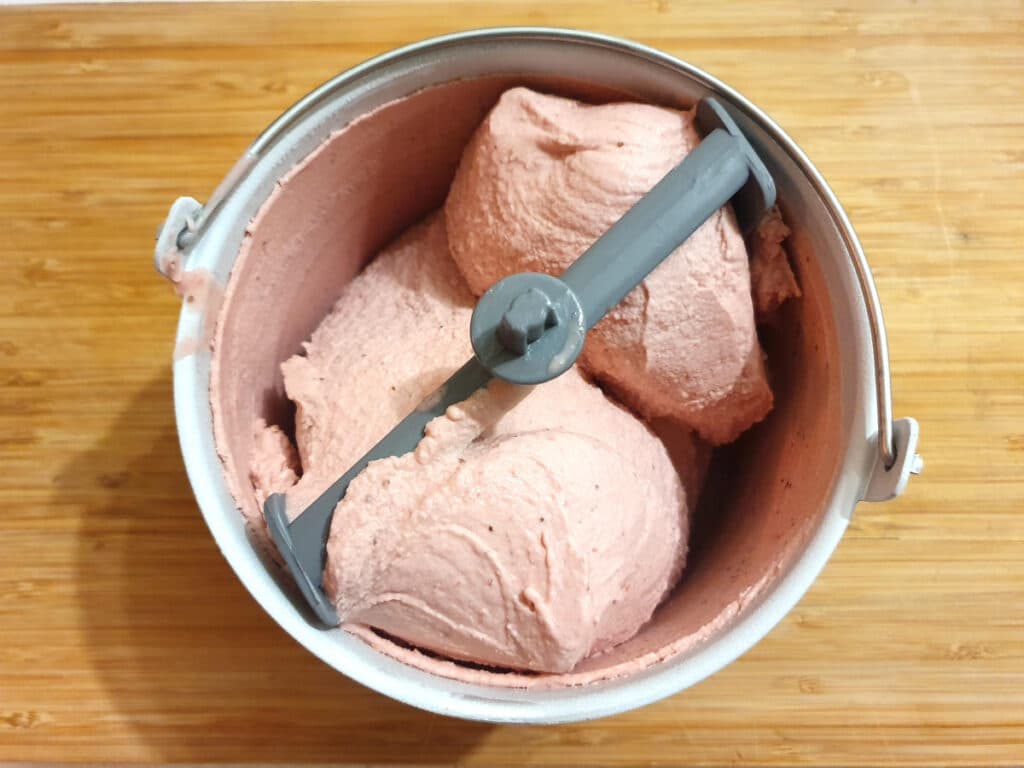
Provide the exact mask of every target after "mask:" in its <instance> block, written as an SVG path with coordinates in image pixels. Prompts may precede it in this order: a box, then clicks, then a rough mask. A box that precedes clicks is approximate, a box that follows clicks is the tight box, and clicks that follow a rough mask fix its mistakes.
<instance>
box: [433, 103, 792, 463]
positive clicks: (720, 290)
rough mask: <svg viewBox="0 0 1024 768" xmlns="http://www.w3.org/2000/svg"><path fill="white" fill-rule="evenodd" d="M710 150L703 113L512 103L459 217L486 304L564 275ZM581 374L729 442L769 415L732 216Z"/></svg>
mask: <svg viewBox="0 0 1024 768" xmlns="http://www.w3.org/2000/svg"><path fill="white" fill-rule="evenodd" d="M699 141H700V137H699V136H698V134H697V131H696V129H695V128H694V125H693V113H692V112H681V111H676V110H670V109H664V108H659V107H653V106H647V105H642V104H609V105H602V106H590V105H585V104H582V103H579V102H576V101H572V100H569V99H564V98H560V97H554V96H546V95H542V94H539V93H535V92H533V91H530V90H527V89H525V88H515V89H512V90H510V91H507V92H506V93H505V94H504V95H503V96H502V97H501V99H500V101H499V102H498V104H497V105H496V106H495V107H494V109H493V110H492V111H491V112H490V114H489V115H488V116H487V118H486V119H485V120H484V122H483V124H482V125H481V126H480V128H479V129H478V130H477V132H476V134H475V135H474V137H473V139H472V141H471V142H470V145H469V146H468V148H467V149H466V151H465V153H464V154H463V157H462V162H461V164H460V166H459V171H458V174H457V175H456V178H455V181H454V182H453V184H452V188H451V191H450V193H449V196H448V201H447V203H446V205H445V215H446V222H447V230H448V239H449V245H450V249H451V253H452V257H453V258H454V259H455V262H456V264H457V265H458V267H459V270H460V271H461V273H462V275H463V276H464V277H465V278H466V281H467V283H468V284H469V287H470V289H471V290H472V291H473V292H474V293H475V294H477V295H479V294H481V293H483V292H484V291H486V290H487V289H488V288H489V287H490V286H491V285H493V284H494V283H495V282H497V281H498V280H500V279H501V278H503V277H506V276H508V275H510V274H512V273H515V272H522V271H535V272H547V273H550V274H560V273H561V272H562V271H564V270H565V269H566V267H568V266H569V264H570V263H572V261H573V260H575V259H576V258H577V257H578V256H579V255H580V254H581V253H583V251H584V250H586V249H587V248H588V247H589V246H590V245H591V244H592V243H593V242H594V241H595V240H596V239H597V238H598V237H599V236H600V235H601V234H602V233H603V232H605V231H606V230H607V229H608V228H609V227H611V226H612V225H613V224H614V223H615V222H616V221H617V220H618V219H619V218H621V216H622V215H623V214H624V213H625V212H626V211H627V210H628V209H629V208H630V207H632V206H633V205H634V204H635V203H636V201H637V200H639V199H640V197H642V196H643V195H644V194H645V193H646V192H647V191H648V190H650V188H651V187H653V186H654V185H655V184H656V183H657V182H658V181H659V180H660V179H661V178H662V177H663V176H664V175H665V174H666V173H667V172H668V171H669V170H671V169H672V168H673V167H674V166H675V165H677V164H678V163H679V162H680V161H681V160H682V159H683V158H684V157H685V156H686V154H687V153H688V152H690V151H691V150H692V149H693V148H694V147H695V146H696V145H697V143H698V142H699ZM622 257H623V258H629V254H628V253H627V254H623V255H622ZM580 363H581V365H582V366H583V367H584V368H585V369H586V370H588V371H590V372H591V373H593V374H594V375H595V376H597V377H598V378H600V379H601V380H602V381H604V382H606V383H607V384H609V385H611V387H612V388H613V389H614V390H615V391H616V393H617V394H619V395H620V396H621V398H622V399H623V400H625V401H626V402H627V403H628V404H629V405H630V406H632V407H633V408H635V409H636V410H638V411H639V412H641V413H642V414H644V415H645V416H647V417H650V418H655V417H668V418H671V419H673V420H674V421H675V422H677V423H680V424H685V425H687V426H690V427H692V428H694V429H696V430H697V431H698V432H699V433H700V434H701V436H703V437H704V438H706V439H708V440H709V441H711V442H713V443H715V444H721V443H726V442H729V441H731V440H733V439H735V438H736V437H737V436H738V435H739V434H740V433H741V432H743V431H744V430H745V429H747V428H748V427H750V426H751V425H752V424H753V423H755V422H757V421H759V420H760V419H762V418H763V417H764V416H765V415H766V414H767V413H768V411H769V410H770V409H771V406H772V394H771V390H770V389H769V387H768V382H767V379H766V376H765V370H764V365H763V360H762V352H761V348H760V345H759V343H758V340H757V333H756V329H755V325H754V311H753V307H752V304H751V283H750V269H749V265H748V260H747V251H746V247H745V246H744V243H743V238H742V237H741V236H740V233H739V231H738V229H737V226H736V222H735V220H734V218H733V214H732V212H731V209H729V208H728V207H725V208H722V209H720V210H719V211H718V212H716V213H715V214H714V215H712V216H711V218H710V219H708V221H706V222H705V223H704V224H703V225H702V226H701V227H700V228H699V229H698V230H697V231H696V232H695V233H694V234H693V235H692V236H691V237H690V238H689V239H688V240H687V241H686V242H685V243H684V244H683V245H682V246H680V247H679V248H678V249H676V251H674V252H673V253H672V254H671V255H670V256H669V257H668V258H667V259H666V260H665V261H664V262H663V263H662V264H661V265H660V266H659V267H658V268H657V269H655V270H654V271H653V272H652V273H651V274H650V275H649V276H648V277H647V278H646V279H645V280H644V281H643V283H642V284H641V285H640V286H638V287H637V288H636V289H635V290H633V291H632V292H631V293H630V294H629V295H628V296H627V297H626V299H625V300H624V301H623V302H622V303H621V304H620V305H619V306H618V307H616V308H615V309H613V310H612V311H611V312H610V313H609V314H608V315H607V316H606V317H605V319H604V320H602V321H601V322H600V323H598V325H597V326H596V327H595V328H594V329H593V330H592V331H591V333H590V334H589V335H588V339H587V343H586V345H585V347H584V350H583V354H582V356H581V358H580Z"/></svg>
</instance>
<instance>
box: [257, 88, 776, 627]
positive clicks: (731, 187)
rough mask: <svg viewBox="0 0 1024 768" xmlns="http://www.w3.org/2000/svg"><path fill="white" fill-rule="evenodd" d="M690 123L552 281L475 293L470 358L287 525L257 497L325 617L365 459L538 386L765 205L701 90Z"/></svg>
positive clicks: (749, 162) (275, 500) (742, 144)
mask: <svg viewBox="0 0 1024 768" xmlns="http://www.w3.org/2000/svg"><path fill="white" fill-rule="evenodd" d="M697 126H698V128H699V129H700V131H701V133H702V134H704V139H703V141H701V143H700V144H699V145H698V146H697V147H696V148H695V149H694V150H693V151H692V152H691V153H690V154H689V155H687V156H686V158H685V159H684V160H683V162H681V163H680V164H679V165H677V166H676V167H675V168H673V169H672V170H671V171H669V172H668V174H666V176H665V177H664V178H663V179H662V180H661V181H659V182H658V184H657V185H655V187H654V188H653V189H652V190H651V191H650V192H648V193H647V194H646V195H644V197H642V198H641V199H640V200H639V202H637V204H636V205H634V206H633V207H632V208H630V209H629V210H628V211H627V212H626V214H625V215H624V216H623V217H622V218H621V219H619V221H618V222H616V223H615V224H614V225H613V226H612V228H611V229H609V230H608V231H607V232H605V233H604V234H603V235H602V236H601V237H600V238H599V239H598V240H597V242H595V243H594V244H593V245H592V246H591V247H590V248H588V249H587V250H586V252H584V253H583V254H582V255H581V256H580V257H579V258H578V259H576V261H574V262H573V263H572V264H571V265H570V266H569V268H568V269H567V270H566V271H565V272H564V273H563V274H562V276H561V278H558V277H554V276H552V275H544V274H539V273H534V272H524V273H519V274H515V275H512V276H510V277H508V278H505V279H504V280H502V281H500V282H499V283H497V284H496V285H495V286H494V287H492V288H491V289H490V290H489V291H487V293H485V294H484V295H483V296H481V297H480V300H479V301H478V302H477V305H476V308H475V309H474V311H473V317H472V321H471V323H470V336H471V339H472V342H473V351H474V353H475V355H474V357H472V358H471V359H470V360H469V361H468V362H466V363H465V365H463V366H462V367H461V368H460V369H459V370H458V371H456V372H455V373H454V374H453V375H452V376H451V378H449V379H448V380H447V381H446V382H445V383H444V384H442V385H441V387H440V388H439V389H437V390H436V391H435V392H434V393H432V394H431V395H429V396H428V397H426V398H425V399H424V400H423V402H422V403H421V404H420V405H419V406H418V407H417V408H416V410H414V411H413V412H412V413H410V414H409V415H408V416H406V417H405V418H404V419H402V421H400V422H399V423H398V425H397V426H395V428H394V429H392V430H391V431H390V432H388V434H387V435H385V436H384V437H383V438H382V439H381V440H380V442H378V443H377V444H376V445H375V446H374V447H373V448H371V449H370V450H369V451H368V452H367V453H366V455H365V456H363V457H362V458H361V459H359V461H357V462H356V463H355V464H353V465H352V466H351V467H350V468H349V469H348V471H347V472H345V474H344V475H342V476H341V477H340V478H339V479H338V480H337V481H336V482H335V483H333V484H332V485H331V487H330V488H328V489H327V490H326V491H324V492H323V493H322V494H321V495H320V497H319V498H318V499H317V500H316V501H314V502H313V503H312V504H311V505H310V506H309V507H307V508H306V509H305V510H304V511H303V512H302V514H300V515H299V516H298V517H296V518H295V520H294V521H292V522H289V521H288V516H287V514H286V504H285V496H284V495H283V494H273V495H271V496H270V497H269V498H268V499H267V501H266V503H265V504H264V507H263V515H264V517H265V518H266V521H267V528H268V529H269V530H270V534H271V536H272V538H273V540H274V543H275V544H276V545H277V548H278V551H279V552H280V553H281V556H282V557H283V558H284V561H285V563H286V564H287V566H288V569H289V570H290V571H291V572H292V575H293V576H294V577H295V580H296V582H297V583H298V585H299V589H300V590H301V592H302V595H303V597H305V598H306V600H307V602H308V603H309V605H310V606H311V607H312V608H313V610H314V611H315V612H316V615H317V617H318V618H319V619H320V620H321V621H323V623H324V624H326V625H328V626H336V625H337V624H338V623H339V617H338V615H337V613H336V612H335V608H334V605H333V604H332V602H331V600H330V599H329V598H328V597H327V595H326V594H325V593H324V591H323V582H322V579H323V572H324V566H325V561H326V546H327V538H328V535H329V533H330V526H331V519H332V517H333V516H334V509H335V507H337V505H338V502H340V501H341V499H342V498H344V496H345V492H346V490H347V489H348V486H349V483H350V482H352V480H353V478H355V476H356V475H358V474H359V473H360V472H362V471H363V470H364V469H365V468H366V466H367V465H368V464H369V463H370V462H371V461H376V460H377V459H383V458H386V457H388V456H401V455H403V454H405V453H409V452H410V451H412V450H414V449H415V448H416V446H417V444H418V443H419V441H420V440H421V439H422V437H423V432H424V429H425V428H426V426H427V424H428V423H429V422H430V421H431V420H432V419H434V418H436V417H438V416H441V415H442V414H444V412H445V411H446V410H447V409H448V407H449V406H451V405H454V404H456V403H459V402H462V401H463V400H465V399H466V398H467V397H469V396H470V395H472V394H473V392H475V391H476V390H477V389H479V388H480V387H482V386H484V385H485V384H487V382H488V381H490V379H491V378H492V377H495V376H497V377H499V378H502V379H505V380H507V381H511V382H513V383H516V384H538V383H541V382H544V381H548V380H550V379H553V378H555V377H556V376H559V375H560V374H562V373H564V372H565V371H566V370H568V369H569V368H570V367H571V366H572V364H573V363H574V362H575V361H576V358H577V357H578V356H579V353H580V351H581V350H582V348H583V341H584V339H585V337H586V333H587V331H588V330H590V329H591V328H593V327H594V325H596V324H597V322H598V321H599V320H600V319H601V318H602V317H604V315H605V314H606V313H607V312H608V311H609V310H610V309H611V308H612V307H614V306H615V305H616V304H618V303H619V302H620V301H622V299H623V298H624V297H625V296H626V294H628V293H629V292H630V291H631V290H632V289H633V288H635V287H636V286H637V285H638V284H639V283H640V282H641V281H642V280H643V279H644V277H646V276H647V275H648V274H649V273H650V272H651V271H652V270H653V269H654V268H655V267H657V266H658V265H659V264H660V263H661V262H662V261H664V259H665V257H667V256H668V255H669V254H670V253H672V251H674V250H675V249H676V248H678V247H679V245H680V244H681V243H683V242H684V241H685V240H686V239H687V238H688V237H689V236H690V235H691V234H693V232H694V231H695V230H696V229H697V228H698V227H699V226H700V225H701V224H702V223H703V222H704V221H705V220H706V219H708V218H709V217H710V216H711V215H712V214H713V213H714V212H715V211H717V210H718V209H719V208H721V207H722V206H723V205H725V204H726V203H728V202H729V201H730V200H731V201H732V205H733V209H734V210H735V212H736V216H737V219H738V221H739V223H740V226H741V227H742V228H743V229H744V230H749V229H751V228H752V227H753V226H755V225H756V223H757V221H758V220H759V219H760V216H761V214H762V213H763V212H764V211H765V210H766V209H767V208H769V207H771V206H772V205H774V203H775V184H774V182H773V181H772V178H771V175H770V174H769V173H768V169H767V168H766V167H765V166H764V164H763V163H762V162H761V160H760V158H758V156H757V154H756V153H755V151H754V149H753V147H751V145H750V144H749V143H748V142H747V140H746V138H745V137H744V136H743V135H742V134H741V133H740V131H739V129H738V128H737V127H736V124H735V123H734V122H733V120H732V118H731V117H730V116H729V115H728V113H727V112H726V111H725V110H724V109H723V108H722V107H721V105H719V104H718V102H717V101H715V100H714V99H711V98H707V99H704V100H703V101H701V102H700V103H699V104H698V105H697ZM401 341H402V340H400V339H399V340H397V342H398V343H401ZM424 354H429V350H424Z"/></svg>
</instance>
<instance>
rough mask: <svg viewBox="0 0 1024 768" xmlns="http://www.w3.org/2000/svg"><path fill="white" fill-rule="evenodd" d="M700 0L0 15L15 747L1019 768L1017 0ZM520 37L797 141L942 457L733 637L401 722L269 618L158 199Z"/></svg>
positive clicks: (8, 642)
mask: <svg viewBox="0 0 1024 768" xmlns="http://www.w3.org/2000/svg"><path fill="white" fill-rule="evenodd" d="M713 5H716V4H710V3H708V4H700V3H689V2H672V1H671V0H659V1H658V2H654V1H653V0H652V1H651V2H629V3H615V4H607V5H600V4H595V3H590V2H571V3H558V2H553V1H552V0H548V1H547V2H518V1H517V0H506V1H505V2H502V3H495V4H491V3H486V2H449V3H436V2H360V3H351V4H343V5H332V4H311V5H272V4H251V5H233V4H217V5H180V4H171V5H117V6H110V5H106V6H74V7H70V6H69V7H45V8H7V9H3V10H0V470H2V471H0V760H26V759H28V760H36V759H38V760H49V761H72V760H75V761H101V762H109V761H239V762H241V761H255V762H283V761H292V762H295V761H302V762H320V761H338V762H352V763H378V762H379V763H435V762H444V763H449V762H462V763H467V764H483V763H502V764H523V765H525V764H546V765H547V764H551V765H553V764H575V765H597V764H628V763H644V764H652V763H660V764H678V763H687V762H700V763H708V764H727V763H743V764H754V763H757V764H819V765H840V764H842V765H880V764H907V765H910V764H913V765H924V764H933V765H949V764H958V763H964V764H967V763H971V764H983V763H989V764H1011V763H1022V762H1024V267H1022V263H1024V215H1022V200H1024V183H1022V178H1024V94H1022V91H1024V9H1022V5H1021V3H1020V2H988V3H974V4H964V3H960V2H942V3H939V2H934V3H933V2H924V1H923V0H921V1H919V2H912V1H911V2H904V1H902V0H884V1H873V2H861V3H858V4H857V7H851V5H850V4H848V3H837V2H824V3H808V2H797V1H796V0H792V1H791V0H775V1H774V2H771V3H755V2H751V3H748V4H745V5H743V6H739V5H734V4H718V5H721V7H720V8H713V7H710V6H713ZM501 24H543V25H559V26H570V27H582V28H588V29H593V30H598V31H602V32H609V33H615V34H619V35H623V36H627V37H631V38H635V39H637V40H640V41H642V42H645V43H649V44H651V45H654V46H657V47H659V48H662V49H664V50H666V51H669V52H670V53H673V54H676V55H678V56H680V57H682V58H684V59H686V60H689V61H691V62H693V63H694V64H697V65H698V66H701V67H703V68H705V69H707V70H708V71H710V72H712V73H714V74H716V75H717V76H719V77H721V78H723V79H724V80H725V81H727V82H729V83H730V84H732V85H734V86H735V87H737V88H738V89H739V90H740V91H741V92H743V93H744V94H745V95H747V96H748V97H750V98H751V99H752V100H753V101H754V102H756V103H757V104H759V105H760V106H761V107H763V108H764V109H765V110H767V112H768V113H769V114H771V115H772V116H773V117H774V118H775V119H776V120H777V121H778V122H779V123H780V124H781V125H782V126H783V127H784V128H785V129H786V130H787V131H788V132H789V133H790V134H791V135H792V136H793V137H794V138H795V139H796V140H797V141H798V142H799V143H800V144H801V145H802V146H803V147H804V148H805V149H806V150H807V152H808V154H809V155H810V157H811V158H812V159H813V160H814V162H815V163H816V164H817V165H818V167H819V168H820V169H821V170H822V171H823V173H824V174H825V176H826V177H827V178H828V180H829V181H830V182H831V184H832V185H833V187H834V189H835V191H836V192H837V194H838V196H839V197H840V199H841V200H842V201H843V202H844V204H845V206H846V208H847V210H848V211H849V213H850V216H851V218H852V220H853V222H854V224H855V226H856V228H857V230H858V232H859V233H860V235H861V238H862V240H863V243H864V247H865V250H866V251H867V254H868V256H869V259H870V261H871V264H872V266H873V268H874V271H875V276H876V279H877V281H878V290H879V293H880V294H881V298H882V301H883V305H884V307H885V312H886V319H887V322H888V327H889V344H890V350H891V357H892V368H893V374H894V377H895V393H896V412H897V414H898V415H912V416H915V417H917V418H918V419H919V420H920V422H921V431H922V444H921V452H922V454H923V455H924V457H925V460H926V462H927V467H926V471H925V474H924V475H923V476H921V477H920V478H917V479H915V480H914V481H913V482H912V484H911V486H910V488H909V490H908V492H907V493H906V495H905V496H904V497H903V498H901V499H899V500H898V501H895V502H892V503H888V504H884V505H862V506H861V507H860V508H859V509H858V511H857V514H856V517H855V518H854V521H853V524H852V526H851V528H850V531H849V534H848V536H847V537H846V539H845V540H844V541H843V543H842V545H841V546H840V548H839V550H838V552H837V553H836V555H835V557H834V558H833V559H832V561H831V562H830V563H829V565H828V567H827V568H826V569H825V571H824V573H823V574H822V576H821V578H820V579H819V580H818V582H817V583H816V585H815V586H814V587H813V589H811V591H810V592H809V593H808V594H807V596H806V597H805V598H804V599H803V600H802V601H801V602H800V604H799V606H798V607H797V608H796V609H795V610H794V611H793V612H792V613H791V614H790V615H789V617H788V618H787V619H786V620H785V621H784V622H783V623H782V624H781V625H780V626H779V627H778V628H777V629H776V630H775V631H773V632H772V633H771V635H770V636H769V637H768V638H766V639H765V640H764V641H763V642H761V643H760V644H759V645H758V646H757V647H756V648H755V649H754V650H752V651H751V652H750V653H748V654H747V655H746V656H745V657H744V658H743V659H741V660H740V661H738V662H736V663H735V664H733V665H731V666H729V667H728V668H727V669H725V670H724V671H722V672H721V673H719V674H718V675H716V676H714V677H713V678H711V679H709V680H707V681H706V682H704V683H702V684H700V685H698V686H696V687H695V688H693V689H691V690H690V691H687V692H685V693H683V694H680V695H678V696H675V697H673V698H671V699H669V700H667V701H664V702H661V703H659V704H656V705H653V706H650V707H647V708H646V709H643V710H641V711H638V712H633V713H630V714H627V715H623V716H620V717H615V718H611V719H607V720H603V721H599V722H594V723H586V724H583V725H575V726H567V727H558V728H539V727H538V728H509V727H491V726H488V725H479V724H470V723H463V722H456V721H452V720H446V719H443V718H440V717H436V716H433V715H427V714H422V713H420V712H417V711H414V710H412V709H410V708H407V707H405V706H403V705H400V704H397V703H394V702H391V701H389V700H387V699H384V698H382V697H381V696H378V695H376V694H374V693H372V692H370V691H368V690H364V689H363V688H361V687H359V686H358V685H356V684H354V683H351V682H349V681H347V680H346V679H344V678H343V677H341V676H340V675H338V674H335V673H334V672H332V671H331V670H329V669H328V668H327V667H326V666H324V665H323V664H321V663H320V662H318V661H317V660H315V659H314V658H313V657H312V656H311V655H309V654H308V653H307V652H306V651H304V650H303V649H302V648H300V647H298V646H297V645H296V644H295V643H294V642H293V641H292V640H291V639H289V638H288V637H287V636H286V635H285V634H284V632H283V631H281V630H280V629H278V627H277V626H276V625H274V624H273V623H272V622H271V620H270V619H269V618H268V617H267V616H265V615H264V614H263V613H262V611H261V610H260V609H259V608H258V607H257V606H256V604H255V603H254V601H253V600H252V599H251V598H250V597H249V595H248V594H247V593H246V592H245V590H244V589H243V588H242V586H241V585H240V584H239V583H238V581H237V580H236V578H235V576H234V575H233V574H232V573H231V571H230V570H229V568H228V566H227V565H226V563H225V562H224V561H223V560H222V559H221V557H220V555H219V553H218V552H217V549H216V547H215V546H214V544H213V542H212V541H211V539H210V537H209V535H208V534H207V531H206V529H205V527H204V524H203V522H202V520H201V518H200V516H199V513H198V510H197V509H196V505H195V503H194V500H193V498H192V496H191V494H190V491H189V487H188V483H187V481H186V478H185V475H184V472H183V470H182V463H181V459H180V457H179V453H178V446H177V438H176V434H175V426H174V418H173V414H172V409H171V379H170V363H171V351H172V346H173V341H172V339H173V335H174V329H175V323H176V321H177V313H178V306H179V305H178V299H177V298H176V297H175V296H174V295H173V294H172V292H171V290H170V288H169V287H168V285H167V284H166V283H165V282H164V281H162V280H160V279H158V278H157V276H156V274H155V273H154V271H153V268H152V262H151V250H152V247H153V233H154V231H155V229H156V227H157V225H158V224H160V223H161V222H162V221H163V219H164V216H165V213H166V211H167V208H168V206H169V204H170V203H171V201H172V200H173V199H174V198H175V197H176V196H178V195H182V194H192V195H195V196H197V197H199V198H200V199H204V198H205V197H207V196H208V195H209V193H210V191H211V190H212V189H213V187H214V186H215V185H216V183H217V181H218V180H219V179H220V178H221V177H222V175H223V174H224V173H225V172H226V171H227V170H228V168H230V167H231V165H232V163H233V162H234V160H235V159H236V158H237V157H238V156H239V155H240V154H241V153H242V151H243V150H244V149H245V147H246V145H247V144H248V143H249V141H250V140H251V139H252V138H253V137H254V136H255V135H256V134H257V133H258V132H259V131H260V130H261V129H262V128H263V127H264V126H266V125H267V124H268V123H269V122H270V121H271V120H272V119H273V118H274V117H275V116H276V115H277V114H278V113H280V112H281V111H282V110H283V109H284V108H285V107H287V106H288V105H289V104H291V103H292V102H294V101H295V100H296V99H298V98H299V97H300V96H301V95H302V94H304V93H305V92H306V91H308V90H309V89H310V88H311V87H313V86H314V85H316V84H318V83H319V82H321V81H323V80H325V79H327V78H328V77H330V76H331V75H333V74H335V73H336V72H338V71H339V70H342V69H344V68H346V67H349V66H352V65H354V64H356V63H358V62H360V61H362V60H364V59H366V58H367V57H369V56H372V55H374V54H376V53H379V52H382V51H385V50H388V49H390V48H393V47H395V46H398V45H401V44H404V43H407V42H411V41H414V40H417V39H421V38H424V37H428V36H431V35H435V34H439V33H442V32H449V31H452V30H456V29H464V28H470V27H481V26H490V25H501Z"/></svg>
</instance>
